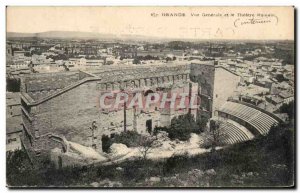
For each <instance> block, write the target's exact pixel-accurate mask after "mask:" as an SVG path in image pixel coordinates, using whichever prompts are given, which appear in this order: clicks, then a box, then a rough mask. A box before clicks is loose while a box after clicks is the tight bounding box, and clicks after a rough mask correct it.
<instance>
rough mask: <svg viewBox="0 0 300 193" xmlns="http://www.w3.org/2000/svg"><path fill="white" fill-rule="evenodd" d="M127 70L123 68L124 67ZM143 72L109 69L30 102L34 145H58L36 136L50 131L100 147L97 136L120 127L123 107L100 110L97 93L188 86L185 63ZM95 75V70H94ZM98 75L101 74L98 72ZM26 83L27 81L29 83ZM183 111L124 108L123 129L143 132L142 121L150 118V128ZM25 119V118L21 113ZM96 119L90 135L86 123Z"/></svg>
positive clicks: (121, 128)
mask: <svg viewBox="0 0 300 193" xmlns="http://www.w3.org/2000/svg"><path fill="white" fill-rule="evenodd" d="M126 70H127V69H126ZM144 70H145V69H144V68H143V73H142V71H140V68H139V69H138V70H135V69H132V70H131V73H130V72H127V71H126V72H123V71H122V70H119V71H115V72H111V74H107V73H106V76H105V77H104V75H103V77H102V78H99V79H95V80H91V81H87V82H84V83H83V84H80V85H78V86H75V87H74V88H72V89H70V90H68V91H66V92H62V93H61V94H59V95H57V96H55V97H53V98H52V99H50V100H46V101H43V102H41V103H40V104H37V105H34V106H31V108H30V112H28V113H29V114H30V117H31V118H32V122H31V123H30V124H28V125H29V126H28V127H31V128H30V130H31V135H32V136H33V138H34V139H36V140H35V141H34V144H33V146H34V149H38V148H40V149H43V148H48V149H52V148H54V147H58V146H60V144H57V143H52V142H48V141H47V138H41V137H40V136H44V135H47V134H48V133H52V134H55V135H58V136H65V137H66V139H67V140H69V141H74V142H77V143H79V144H82V145H85V146H91V145H92V143H94V144H96V148H97V149H98V150H99V151H100V150H101V136H102V135H103V134H111V133H117V132H121V131H123V129H124V128H123V127H124V111H123V109H120V110H117V111H108V112H106V111H104V112H103V111H102V110H101V109H100V108H99V97H100V95H101V93H102V92H104V91H105V92H107V91H118V90H120V89H124V90H125V91H130V92H131V91H132V90H134V89H135V90H136V91H137V92H141V93H142V94H144V93H145V92H146V91H148V90H153V91H156V89H165V90H167V91H170V90H172V89H173V88H183V89H185V90H188V89H189V75H188V73H189V68H188V67H187V66H180V67H178V68H177V67H171V69H170V71H168V68H167V67H164V68H154V70H153V69H152V68H149V69H148V71H145V72H144ZM97 75H99V74H97ZM101 76H102V75H101ZM29 84H30V83H29ZM186 113H187V110H186V111H183V112H169V114H168V113H166V114H165V115H164V116H163V117H161V116H160V115H161V113H160V111H159V110H153V111H149V112H142V111H135V110H134V109H133V108H131V109H127V110H126V117H127V118H126V122H127V130H133V129H135V130H137V131H138V132H140V133H146V132H147V130H146V128H147V125H146V121H148V120H151V121H152V128H154V127H155V126H160V122H164V124H166V123H168V120H171V118H172V117H174V116H176V115H179V114H186ZM25 119H26V120H25V122H26V121H27V118H26V117H25ZM165 119H166V120H167V121H166V120H165ZM94 121H96V126H97V130H96V131H95V134H94V136H95V137H96V138H94V139H93V138H92V131H91V130H90V127H91V126H92V123H93V122H94Z"/></svg>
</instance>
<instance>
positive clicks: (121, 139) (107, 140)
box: [102, 131, 141, 152]
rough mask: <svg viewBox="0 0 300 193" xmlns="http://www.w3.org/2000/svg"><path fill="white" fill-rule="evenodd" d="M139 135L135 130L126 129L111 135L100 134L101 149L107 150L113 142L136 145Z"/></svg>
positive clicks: (129, 145)
mask: <svg viewBox="0 0 300 193" xmlns="http://www.w3.org/2000/svg"><path fill="white" fill-rule="evenodd" d="M140 138H141V135H140V134H139V133H138V132H136V131H126V132H122V133H120V134H115V135H114V136H113V137H108V136H107V135H103V136H102V150H103V151H104V152H109V147H110V146H111V145H112V144H113V143H122V144H124V145H126V146H127V147H138V146H139V142H140Z"/></svg>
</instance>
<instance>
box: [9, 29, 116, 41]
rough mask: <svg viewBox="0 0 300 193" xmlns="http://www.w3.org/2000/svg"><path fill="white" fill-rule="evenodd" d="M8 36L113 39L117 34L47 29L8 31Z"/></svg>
mask: <svg viewBox="0 0 300 193" xmlns="http://www.w3.org/2000/svg"><path fill="white" fill-rule="evenodd" d="M7 37H8V38H17V37H21V38H22V37H28V38H29V37H32V38H33V37H36V38H75V39H77V38H79V39H113V38H116V36H115V35H111V34H100V33H93V32H75V31H47V32H41V33H16V32H8V33H7Z"/></svg>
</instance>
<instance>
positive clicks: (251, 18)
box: [6, 6, 294, 40]
mask: <svg viewBox="0 0 300 193" xmlns="http://www.w3.org/2000/svg"><path fill="white" fill-rule="evenodd" d="M171 13H172V14H174V13H177V14H178V15H179V16H166V14H169V15H170V14H171ZM6 14H7V15H6V19H7V25H6V26H7V29H6V30H7V32H22V33H37V32H45V31H81V32H97V33H104V34H114V35H123V34H131V35H144V36H153V37H159V38H182V39H249V40H251V39H252V40H253V39H256V40H260V39H272V40H286V39H288V40H293V39H294V8H293V7H51V6H49V7H30V6H27V7H22V6H18V7H13V6H9V7H7V12H6ZM226 14H227V15H226ZM258 14H260V15H258ZM183 15H184V16H183ZM261 15H265V16H264V17H261ZM266 16H268V17H266Z"/></svg>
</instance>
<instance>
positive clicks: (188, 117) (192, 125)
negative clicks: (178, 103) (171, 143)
mask: <svg viewBox="0 0 300 193" xmlns="http://www.w3.org/2000/svg"><path fill="white" fill-rule="evenodd" d="M207 121H208V120H207V119H206V118H201V119H200V118H198V119H197V121H196V120H195V118H194V116H193V115H192V114H190V113H188V114H185V115H180V116H178V117H174V118H173V119H172V121H171V125H170V126H169V127H156V128H155V129H154V134H157V132H158V131H166V132H167V133H168V134H169V138H170V139H171V140H175V139H178V140H181V141H187V140H189V139H190V137H191V136H190V134H191V133H201V132H203V131H204V130H205V127H206V124H207Z"/></svg>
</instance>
